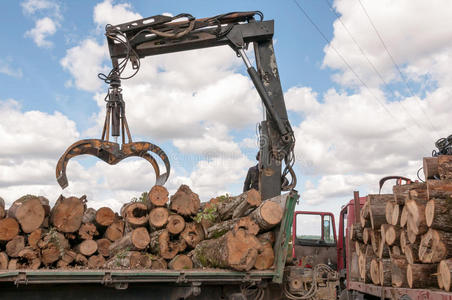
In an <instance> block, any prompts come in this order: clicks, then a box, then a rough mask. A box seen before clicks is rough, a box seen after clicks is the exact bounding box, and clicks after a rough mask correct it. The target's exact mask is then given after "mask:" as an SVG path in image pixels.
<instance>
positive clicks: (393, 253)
mask: <svg viewBox="0 0 452 300" xmlns="http://www.w3.org/2000/svg"><path fill="white" fill-rule="evenodd" d="M389 257H390V258H391V259H399V258H405V256H404V255H403V254H402V250H400V247H399V246H392V247H391V248H390V251H389Z"/></svg>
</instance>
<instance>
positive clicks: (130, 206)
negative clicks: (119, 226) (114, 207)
mask: <svg viewBox="0 0 452 300" xmlns="http://www.w3.org/2000/svg"><path fill="white" fill-rule="evenodd" d="M121 216H122V217H123V218H124V220H125V222H126V224H127V225H128V226H129V227H130V228H132V229H133V228H137V227H141V226H145V225H146V223H148V218H149V216H148V208H147V206H146V204H144V203H142V202H131V203H127V204H124V205H123V207H122V208H121Z"/></svg>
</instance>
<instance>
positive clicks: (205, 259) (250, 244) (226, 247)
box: [192, 229, 262, 271]
mask: <svg viewBox="0 0 452 300" xmlns="http://www.w3.org/2000/svg"><path fill="white" fill-rule="evenodd" d="M259 251H262V245H261V243H260V242H259V240H258V239H257V238H256V237H255V236H254V235H251V234H248V233H246V231H245V230H243V229H239V230H238V231H236V232H232V231H230V232H228V233H226V234H225V235H223V236H221V237H220V238H218V239H211V240H204V241H202V242H201V243H199V244H198V245H197V246H196V248H195V250H194V251H193V257H192V259H193V262H194V263H195V265H196V266H199V267H211V268H232V269H234V270H237V271H249V270H250V269H251V268H252V267H253V266H254V264H255V263H256V259H257V255H258V253H259Z"/></svg>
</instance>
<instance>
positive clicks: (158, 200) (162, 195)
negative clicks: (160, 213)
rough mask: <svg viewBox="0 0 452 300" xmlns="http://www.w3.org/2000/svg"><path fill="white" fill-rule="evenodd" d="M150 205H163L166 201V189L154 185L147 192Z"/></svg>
mask: <svg viewBox="0 0 452 300" xmlns="http://www.w3.org/2000/svg"><path fill="white" fill-rule="evenodd" d="M148 197H149V202H150V203H151V204H152V206H165V204H166V203H167V202H168V190H167V189H166V188H165V187H164V186H161V185H154V186H153V187H152V189H151V190H150V191H149V193H148Z"/></svg>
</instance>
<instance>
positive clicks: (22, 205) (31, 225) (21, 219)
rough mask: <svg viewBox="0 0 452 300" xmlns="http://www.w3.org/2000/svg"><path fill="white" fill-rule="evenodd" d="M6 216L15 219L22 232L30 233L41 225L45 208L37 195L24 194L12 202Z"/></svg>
mask: <svg viewBox="0 0 452 300" xmlns="http://www.w3.org/2000/svg"><path fill="white" fill-rule="evenodd" d="M8 216H9V217H10V218H14V219H16V220H17V222H18V223H19V224H20V227H21V228H22V231H23V232H25V233H31V232H32V231H33V230H35V229H38V228H39V227H41V224H42V222H43V221H44V217H45V210H44V207H43V206H42V204H41V200H40V199H39V198H38V197H37V196H32V195H26V196H23V197H21V198H19V199H18V200H16V201H14V202H13V204H12V205H11V207H10V208H9V209H8Z"/></svg>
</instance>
